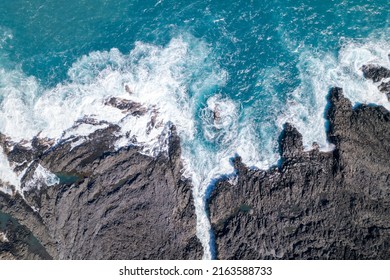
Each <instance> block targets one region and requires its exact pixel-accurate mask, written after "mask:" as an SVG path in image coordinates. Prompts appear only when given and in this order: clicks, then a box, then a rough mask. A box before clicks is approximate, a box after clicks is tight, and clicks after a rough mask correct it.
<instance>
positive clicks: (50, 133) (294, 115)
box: [0, 37, 390, 258]
mask: <svg viewBox="0 0 390 280" xmlns="http://www.w3.org/2000/svg"><path fill="white" fill-rule="evenodd" d="M387 46H388V45H387ZM387 50H388V48H387V49H386V45H383V46H382V45H380V44H376V45H372V46H371V45H369V44H366V45H358V44H354V43H349V44H346V46H345V47H344V48H343V49H342V50H341V52H340V54H339V57H338V58H335V57H333V56H331V55H327V54H322V55H314V54H313V53H311V52H310V51H307V52H305V53H302V55H301V59H300V63H299V65H298V69H299V71H300V79H301V81H302V83H301V86H300V87H299V88H298V89H296V90H295V91H294V92H293V93H292V94H291V98H290V100H289V102H290V103H289V106H288V109H287V111H286V113H285V114H284V115H283V116H280V117H279V118H278V120H277V121H276V122H277V124H279V127H281V125H282V124H283V123H284V122H286V121H290V122H292V123H294V124H295V125H296V126H297V128H298V129H299V131H300V132H301V133H302V134H303V137H304V144H305V146H306V147H307V148H310V147H311V144H312V142H314V141H315V142H318V143H319V144H320V145H321V147H322V149H329V148H331V147H330V146H329V145H328V144H327V142H326V137H325V130H324V116H323V112H324V108H325V106H326V99H325V96H326V94H327V93H328V89H329V88H330V87H331V86H341V87H343V88H344V92H345V94H346V96H347V97H349V98H350V99H351V100H352V101H353V102H370V103H376V104H382V105H384V106H386V108H389V107H388V106H389V104H388V101H386V100H385V99H384V97H383V96H382V95H383V94H380V93H379V92H378V90H377V89H376V86H375V85H373V83H372V82H370V81H366V80H365V79H364V78H363V77H362V74H361V70H360V67H361V66H362V65H363V64H365V63H369V62H370V63H377V64H381V65H383V66H385V67H389V66H388V64H386V63H389V62H388V60H386V61H384V56H385V55H386V57H387V53H386V51H387ZM210 56H211V54H210V50H209V48H208V47H207V45H206V44H205V43H204V42H203V41H200V40H197V39H195V38H191V37H190V38H185V37H181V38H175V39H172V40H171V42H170V43H169V44H167V45H166V46H164V47H161V46H155V45H152V44H145V43H141V42H138V43H136V45H135V48H134V49H133V50H132V51H131V52H130V53H129V54H122V53H121V52H119V50H117V49H112V50H110V51H101V52H92V53H90V54H89V55H86V56H83V57H81V58H80V59H79V60H78V61H77V62H75V63H74V64H73V66H72V67H71V68H70V69H69V71H68V76H69V81H67V82H63V83H61V84H58V85H57V86H55V87H54V88H43V87H42V86H41V85H40V84H39V83H38V81H37V80H36V79H35V78H34V77H27V76H26V75H24V74H23V73H22V72H21V71H19V70H12V71H9V70H6V69H0V93H1V96H2V97H3V101H2V103H1V108H0V131H1V132H2V133H4V134H5V135H7V136H8V137H10V138H11V140H12V141H14V142H19V141H22V140H31V139H32V138H33V137H34V136H36V135H38V134H39V136H40V137H42V138H44V137H47V138H50V139H54V140H55V141H60V140H66V139H73V138H74V137H77V136H80V138H79V139H78V141H77V142H74V143H72V148H74V147H75V146H76V145H78V144H81V143H82V141H84V139H87V138H88V135H89V134H90V133H92V132H94V131H96V130H97V129H102V128H105V127H107V126H108V124H109V123H112V124H117V125H118V126H119V127H120V131H119V132H118V133H117V136H118V140H117V142H116V143H115V145H116V147H117V148H118V149H119V148H121V147H123V146H127V145H138V146H140V147H142V150H143V153H145V154H148V155H152V156H155V155H157V154H158V153H161V152H164V151H166V150H167V139H168V138H169V132H170V127H171V125H172V124H174V125H175V126H176V128H177V132H178V134H179V136H180V138H181V141H182V158H183V162H184V164H185V170H184V174H185V176H188V177H190V178H191V179H192V182H193V186H194V189H193V194H194V202H195V211H196V214H197V235H198V237H199V238H200V241H201V242H202V244H203V247H204V252H205V254H204V258H211V257H212V252H211V247H210V233H209V231H210V222H209V220H208V218H207V215H206V212H205V201H206V198H207V191H208V190H209V187H210V185H211V184H213V180H215V178H217V177H219V176H223V175H226V174H232V173H233V171H234V170H233V167H232V165H231V164H230V158H231V157H233V156H234V155H235V154H236V153H237V154H239V155H240V156H241V157H242V159H243V162H244V163H246V164H247V165H249V166H256V167H259V168H263V169H266V168H268V167H269V166H271V165H272V164H275V163H276V161H277V159H278V155H277V153H276V150H277V148H276V146H275V145H276V144H277V141H276V139H272V137H270V136H269V132H270V131H273V130H274V126H275V125H276V124H275V123H274V122H275V120H274V119H270V120H269V122H263V123H261V125H259V124H257V122H256V119H255V118H254V117H253V115H252V114H251V110H252V109H251V108H246V109H245V108H242V106H241V105H240V104H239V102H237V101H234V100H232V99H229V98H228V97H226V96H224V95H223V94H222V93H218V94H216V92H215V88H216V87H218V86H222V85H223V84H224V83H225V82H226V80H227V78H228V77H227V74H226V72H225V71H224V70H222V69H220V67H219V66H218V65H216V64H215V63H214V62H213V61H212V60H211V59H210ZM389 68H390V67H389ZM276 70H277V69H276ZM276 70H275V69H274V70H273V71H272V73H270V77H271V78H272V77H274V76H278V75H279V72H278V71H276ZM126 87H127V88H128V90H126ZM271 89H272V90H274V89H273V88H271ZM275 89H276V88H275ZM129 91H130V92H129ZM313 93H314V94H313ZM272 94H275V97H276V95H277V92H272ZM111 97H117V98H121V99H124V100H130V101H131V102H137V103H139V104H141V105H142V106H143V107H144V108H145V109H146V111H145V113H144V114H140V115H137V116H134V115H131V114H128V113H126V112H125V111H123V110H119V109H118V108H115V107H113V106H110V105H107V102H106V101H107V100H108V99H109V98H111ZM258 105H259V106H262V104H258ZM274 105H275V104H274ZM275 106H276V105H275ZM86 120H88V121H86ZM259 143H260V144H259ZM0 175H1V178H4V181H6V182H8V183H10V184H12V185H14V186H16V188H17V190H19V191H20V178H21V176H22V175H23V174H15V173H13V171H12V167H11V166H10V164H9V163H8V161H7V158H6V157H5V155H4V153H0ZM33 178H34V179H33V182H28V184H27V185H28V186H27V187H36V186H37V184H38V183H37V182H43V183H44V184H45V185H52V184H55V183H57V182H58V178H57V177H56V176H55V175H54V174H51V173H50V172H49V171H47V170H45V169H44V168H43V167H42V166H40V165H39V166H38V167H37V169H36V170H35V173H34V176H33ZM230 178H234V176H233V174H232V176H231V177H230ZM231 182H234V179H232V181H231ZM3 191H6V190H5V189H4V190H3Z"/></svg>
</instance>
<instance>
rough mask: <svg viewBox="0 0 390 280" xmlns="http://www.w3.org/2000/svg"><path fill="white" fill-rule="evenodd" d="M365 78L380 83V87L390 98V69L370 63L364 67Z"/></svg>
mask: <svg viewBox="0 0 390 280" xmlns="http://www.w3.org/2000/svg"><path fill="white" fill-rule="evenodd" d="M362 71H363V75H364V77H365V78H367V79H370V80H372V81H373V82H374V83H378V89H379V90H380V91H381V92H383V93H384V94H386V96H387V99H388V100H390V70H389V69H387V68H385V67H383V66H379V65H374V64H368V65H364V66H363V67H362Z"/></svg>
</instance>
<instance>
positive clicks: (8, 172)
mask: <svg viewBox="0 0 390 280" xmlns="http://www.w3.org/2000/svg"><path fill="white" fill-rule="evenodd" d="M9 185H12V186H14V187H15V189H16V190H18V191H20V181H19V178H18V176H17V175H16V174H15V173H14V172H13V170H12V168H11V166H10V164H9V162H8V159H7V156H6V155H5V154H4V150H3V148H1V147H0V191H2V192H5V193H8V194H13V192H12V189H11V188H10V186H9Z"/></svg>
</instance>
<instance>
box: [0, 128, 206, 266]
mask: <svg viewBox="0 0 390 280" xmlns="http://www.w3.org/2000/svg"><path fill="white" fill-rule="evenodd" d="M117 129H118V128H117V127H115V126H111V127H109V128H107V129H104V130H100V131H98V132H95V133H94V134H93V135H90V136H89V139H90V140H88V142H86V143H84V144H81V145H79V146H77V147H74V148H73V149H72V148H71V144H70V143H69V142H66V143H62V144H61V143H60V144H58V145H56V146H54V147H53V148H51V149H50V150H48V151H46V152H45V153H43V154H42V155H40V158H39V159H36V161H37V163H38V162H39V164H41V165H42V166H44V167H45V168H46V169H48V170H50V171H51V172H54V173H55V174H57V176H58V177H59V178H60V184H57V185H55V186H51V187H46V188H41V189H34V188H33V189H31V190H30V191H27V192H25V193H24V195H25V199H26V201H27V203H28V205H31V206H33V207H34V208H35V209H37V211H36V212H34V211H32V210H31V208H30V207H29V206H28V205H27V203H26V201H25V200H23V199H22V198H21V197H20V196H19V195H17V196H15V197H10V196H9V195H6V194H3V193H0V210H1V212H0V214H1V213H4V215H9V216H10V217H12V219H14V221H17V222H18V224H20V227H19V228H18V230H19V231H20V229H22V230H24V231H26V234H31V236H32V237H34V238H35V239H34V240H36V241H37V242H38V243H39V244H40V246H41V247H39V249H40V250H38V249H34V248H35V247H34V248H33V249H34V250H33V249H31V248H30V247H31V246H30V245H29V244H28V243H27V242H26V241H25V239H23V238H20V239H19V243H20V244H19V245H18V244H16V245H15V244H14V243H9V242H8V243H4V244H2V243H1V244H0V247H1V248H2V251H1V252H0V256H1V257H3V258H10V257H11V256H13V257H14V258H54V259H199V258H201V257H202V255H203V251H202V246H201V244H200V242H199V241H198V239H197V237H196V235H195V233H196V228H195V224H196V218H195V211H194V205H193V199H192V194H191V185H190V184H189V182H188V181H186V180H183V179H182V178H181V172H180V170H181V169H182V165H181V162H180V152H181V151H180V143H179V138H178V137H177V136H176V133H175V131H174V128H172V134H171V138H170V143H169V152H168V154H167V155H165V154H160V155H159V156H157V157H156V158H152V157H149V156H145V155H143V154H141V153H140V152H139V149H138V148H136V147H128V148H123V149H120V150H118V151H115V149H114V147H113V144H112V143H113V141H114V140H115V139H116V136H115V135H114V134H115V131H117ZM33 173H34V167H31V170H29V171H27V172H26V175H25V176H24V178H23V181H24V182H26V181H28V180H29V179H31V177H32V174H33ZM0 218H1V216H0ZM16 229H17V228H16V227H14V228H11V227H8V228H7V232H8V233H7V236H8V235H9V236H13V235H15V234H17V232H18V231H17V230H16ZM7 244H8V245H9V244H12V246H11V247H4V246H8V245H7ZM17 245H18V246H19V247H17V248H15V246H17ZM18 248H19V249H20V250H18ZM29 248H30V249H29ZM42 250H43V251H42ZM44 252H46V254H44Z"/></svg>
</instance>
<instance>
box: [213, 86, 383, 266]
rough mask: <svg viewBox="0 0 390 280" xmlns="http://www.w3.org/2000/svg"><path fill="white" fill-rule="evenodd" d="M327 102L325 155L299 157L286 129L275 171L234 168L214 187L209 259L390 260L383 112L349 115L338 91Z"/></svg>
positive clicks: (366, 109)
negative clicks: (328, 147)
mask: <svg viewBox="0 0 390 280" xmlns="http://www.w3.org/2000/svg"><path fill="white" fill-rule="evenodd" d="M329 102H330V106H329V109H328V112H327V117H328V120H329V129H328V138H329V141H331V142H332V143H333V144H335V149H334V150H333V151H332V152H319V151H318V150H312V151H308V152H306V151H304V150H303V148H302V141H301V135H300V134H299V132H297V130H296V129H295V128H293V127H292V126H291V125H289V124H287V125H286V126H285V128H284V131H283V133H282V136H281V139H280V146H281V148H280V150H281V157H282V159H283V160H282V163H281V166H279V168H278V169H275V168H273V169H271V170H268V171H266V172H262V171H259V170H252V169H249V168H247V167H245V166H243V164H242V163H240V165H239V168H240V171H239V172H237V181H236V184H235V185H234V186H232V185H231V184H230V183H229V181H228V180H221V181H220V182H219V183H217V184H216V187H215V189H214V190H213V193H212V195H211V197H210V199H209V201H208V207H209V212H210V219H211V224H212V230H213V231H214V234H215V241H216V250H217V258H219V259H389V258H390V242H389V240H390V175H389V171H390V170H389V168H390V167H389V166H390V137H389V135H390V113H389V112H388V111H387V110H385V109H384V108H383V107H374V106H366V105H360V106H359V107H357V108H355V109H354V110H353V109H352V105H351V103H350V101H349V100H348V99H346V98H344V96H343V95H342V90H341V89H339V88H334V89H333V90H332V91H331V93H330V96H329ZM236 168H237V166H236Z"/></svg>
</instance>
